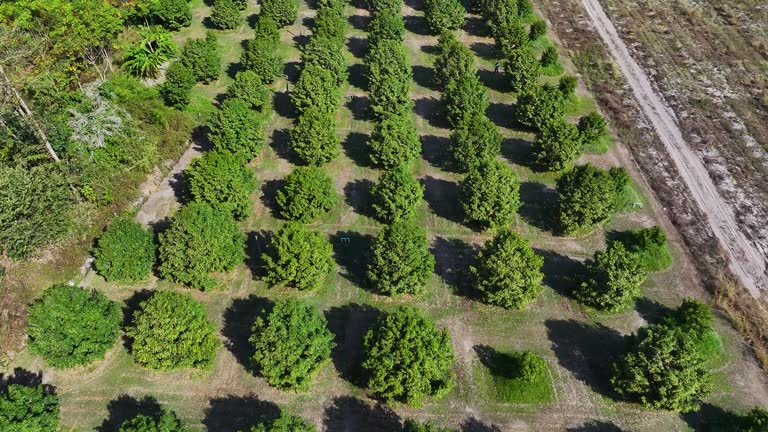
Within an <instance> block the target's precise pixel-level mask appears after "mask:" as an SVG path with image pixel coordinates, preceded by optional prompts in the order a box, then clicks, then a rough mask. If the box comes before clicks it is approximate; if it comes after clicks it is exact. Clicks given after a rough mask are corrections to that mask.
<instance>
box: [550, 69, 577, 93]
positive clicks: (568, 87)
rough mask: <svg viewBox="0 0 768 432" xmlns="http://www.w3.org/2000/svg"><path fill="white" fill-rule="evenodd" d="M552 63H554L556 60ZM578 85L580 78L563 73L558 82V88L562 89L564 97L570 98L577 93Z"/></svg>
mask: <svg viewBox="0 0 768 432" xmlns="http://www.w3.org/2000/svg"><path fill="white" fill-rule="evenodd" d="M552 64H554V61H553V63H552ZM578 85H579V80H578V78H576V77H575V76H573V75H563V76H562V77H560V81H558V83H557V89H558V90H560V93H562V94H563V97H564V98H569V97H572V96H575V95H576V87H578Z"/></svg>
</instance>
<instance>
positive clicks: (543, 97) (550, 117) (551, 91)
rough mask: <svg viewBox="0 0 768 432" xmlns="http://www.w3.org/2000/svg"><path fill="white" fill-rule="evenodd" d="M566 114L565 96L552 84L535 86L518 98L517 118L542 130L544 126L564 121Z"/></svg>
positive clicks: (525, 124) (529, 125) (516, 106)
mask: <svg viewBox="0 0 768 432" xmlns="http://www.w3.org/2000/svg"><path fill="white" fill-rule="evenodd" d="M564 115H565V98H564V97H563V94H562V93H561V92H560V90H558V89H557V88H555V87H554V86H552V85H550V84H544V85H541V86H534V87H533V88H531V89H528V90H526V91H524V92H523V93H522V94H520V96H518V98H517V104H516V105H515V118H516V119H517V121H518V122H520V124H522V125H524V126H528V127H529V128H531V129H535V130H541V129H542V128H544V126H546V125H548V124H550V123H554V122H557V121H562V119H563V116H564Z"/></svg>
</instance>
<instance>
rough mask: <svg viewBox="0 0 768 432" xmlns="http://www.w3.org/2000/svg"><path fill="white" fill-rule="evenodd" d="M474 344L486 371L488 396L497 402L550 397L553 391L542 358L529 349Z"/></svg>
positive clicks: (539, 401) (527, 401)
mask: <svg viewBox="0 0 768 432" xmlns="http://www.w3.org/2000/svg"><path fill="white" fill-rule="evenodd" d="M478 348H479V349H478V354H479V356H480V361H481V362H482V363H483V365H484V366H485V367H487V368H488V372H489V373H490V378H491V380H490V383H489V384H490V386H491V390H492V396H493V397H494V399H496V400H497V401H498V402H503V403H525V404H532V403H535V404H542V403H547V402H550V401H551V400H552V398H553V394H554V391H553V389H552V381H551V379H550V377H549V373H548V370H547V369H548V367H547V362H546V361H545V360H544V359H542V358H541V357H539V356H538V355H536V354H535V353H533V352H530V351H518V352H512V353H509V354H508V353H503V352H499V351H496V350H495V349H493V348H490V347H482V346H481V347H478ZM482 378H483V376H482V375H481V376H480V380H481V381H480V382H482Z"/></svg>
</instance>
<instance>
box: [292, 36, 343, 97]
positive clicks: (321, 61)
mask: <svg viewBox="0 0 768 432" xmlns="http://www.w3.org/2000/svg"><path fill="white" fill-rule="evenodd" d="M301 61H302V62H303V63H304V66H305V68H306V66H307V65H309V64H313V65H316V66H318V67H319V68H321V69H326V70H328V71H329V72H330V73H331V76H332V77H333V82H334V83H335V84H336V86H337V87H338V86H341V85H342V84H344V83H345V82H346V81H347V76H348V73H347V61H346V60H345V59H344V55H343V54H342V52H341V45H339V44H338V43H337V42H336V41H334V40H331V39H325V38H321V37H317V36H315V37H313V38H312V39H310V41H309V43H307V44H306V45H304V47H303V48H302V50H301Z"/></svg>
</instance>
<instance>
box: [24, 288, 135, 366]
mask: <svg viewBox="0 0 768 432" xmlns="http://www.w3.org/2000/svg"><path fill="white" fill-rule="evenodd" d="M122 321H123V311H122V310H120V306H118V305H117V303H115V302H113V301H110V300H109V299H108V298H107V297H106V296H105V295H104V294H102V293H100V292H98V291H90V290H85V289H83V288H80V287H76V286H69V285H65V284H57V285H53V286H51V287H50V288H48V289H47V290H45V293H43V297H42V298H41V299H40V300H39V301H38V302H36V303H34V304H33V305H32V306H30V308H29V322H28V324H27V334H28V336H29V348H30V351H31V352H32V353H33V354H35V355H39V356H40V357H42V358H43V359H44V360H45V362H46V363H47V364H49V365H51V366H53V367H56V368H68V367H73V366H78V365H85V364H89V363H92V362H94V361H96V360H99V359H102V358H104V353H105V352H107V350H108V349H110V348H112V346H113V345H114V344H115V341H116V340H117V334H118V332H119V331H120V324H121V323H122Z"/></svg>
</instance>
